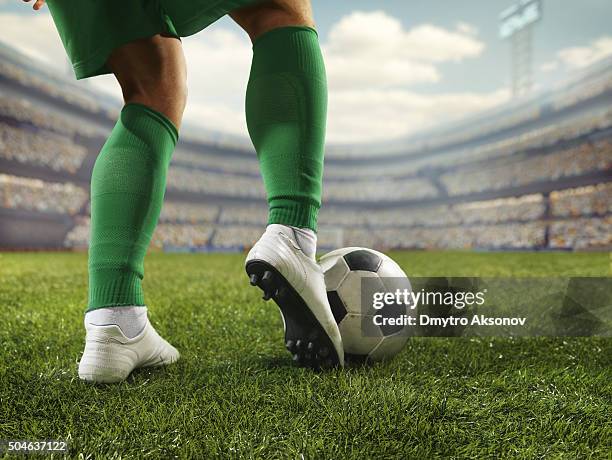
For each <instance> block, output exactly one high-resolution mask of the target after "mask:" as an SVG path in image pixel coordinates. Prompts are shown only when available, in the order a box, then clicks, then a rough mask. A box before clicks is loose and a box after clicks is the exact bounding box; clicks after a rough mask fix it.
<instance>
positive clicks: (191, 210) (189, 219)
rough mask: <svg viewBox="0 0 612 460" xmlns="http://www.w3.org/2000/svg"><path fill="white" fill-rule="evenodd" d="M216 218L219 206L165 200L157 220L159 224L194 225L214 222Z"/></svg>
mask: <svg viewBox="0 0 612 460" xmlns="http://www.w3.org/2000/svg"><path fill="white" fill-rule="evenodd" d="M218 218H219V206H216V205H208V204H203V203H202V204H200V203H183V202H180V201H171V200H166V201H165V202H164V205H163V207H162V210H161V215H160V217H159V220H160V221H161V222H184V223H191V224H195V223H202V222H216V220H217V219H218Z"/></svg>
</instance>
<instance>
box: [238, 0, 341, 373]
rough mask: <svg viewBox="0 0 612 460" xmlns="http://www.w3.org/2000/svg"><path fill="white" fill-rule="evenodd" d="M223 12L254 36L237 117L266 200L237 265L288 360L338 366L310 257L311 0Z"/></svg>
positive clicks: (316, 119)
mask: <svg viewBox="0 0 612 460" xmlns="http://www.w3.org/2000/svg"><path fill="white" fill-rule="evenodd" d="M231 16H232V17H233V18H234V20H235V21H236V22H237V23H238V24H239V25H240V26H241V27H242V28H243V29H244V30H245V31H246V32H247V33H248V34H249V36H250V37H251V40H252V41H253V62H252V65H251V74H250V78H249V84H248V89H247V96H246V117H247V125H248V128H249V134H250V136H251V139H252V141H253V145H254V146H255V149H256V150H257V155H258V158H259V163H260V167H261V172H262V176H263V180H264V185H265V189H266V194H267V199H268V203H269V219H268V224H269V225H268V228H267V229H266V232H265V233H264V235H263V236H262V238H261V239H260V240H259V241H258V242H257V243H256V245H255V246H254V247H253V249H252V250H251V251H250V253H249V255H248V256H247V261H246V270H247V273H248V274H249V276H250V278H251V283H252V284H256V285H258V286H259V287H260V288H262V289H263V290H264V292H265V296H264V298H265V299H266V300H267V299H268V298H274V300H275V301H276V303H277V304H278V305H279V307H280V309H281V311H282V313H283V317H284V319H285V339H286V346H287V348H288V349H289V350H290V351H291V353H292V354H293V355H294V359H295V360H296V361H298V362H299V363H300V364H304V365H309V366H313V367H320V366H325V365H336V364H340V365H341V364H342V363H343V352H342V344H341V340H340V333H339V331H338V328H337V325H336V323H335V321H334V318H333V315H332V313H331V308H330V307H329V303H328V301H327V295H326V290H325V284H324V281H323V275H322V273H321V270H320V268H319V266H318V265H317V264H316V262H315V260H314V256H315V251H316V233H315V232H316V229H317V215H318V211H319V208H320V205H321V183H322V175H323V148H324V141H325V125H326V111H327V85H326V76H325V67H324V63H323V58H322V55H321V50H320V47H319V42H318V37H317V33H316V32H315V30H314V28H313V27H314V22H313V19H312V12H311V8H310V3H309V1H307V0H274V1H266V2H262V3H258V4H256V5H253V6H248V7H245V8H241V9H239V10H237V11H234V12H232V14H231Z"/></svg>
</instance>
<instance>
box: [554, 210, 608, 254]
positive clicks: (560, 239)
mask: <svg viewBox="0 0 612 460" xmlns="http://www.w3.org/2000/svg"><path fill="white" fill-rule="evenodd" d="M611 228H612V216H610V215H608V216H606V217H595V218H579V219H565V220H560V221H556V222H552V223H551V225H550V247H551V248H553V249H559V248H563V249H596V248H610V247H612V232H611V231H610V229H611Z"/></svg>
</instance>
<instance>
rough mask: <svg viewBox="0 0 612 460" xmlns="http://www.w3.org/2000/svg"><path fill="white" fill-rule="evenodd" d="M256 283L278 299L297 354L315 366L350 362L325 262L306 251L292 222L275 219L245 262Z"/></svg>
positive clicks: (302, 361)
mask: <svg viewBox="0 0 612 460" xmlns="http://www.w3.org/2000/svg"><path fill="white" fill-rule="evenodd" d="M245 269H246V272H247V274H248V275H249V278H250V281H251V285H253V286H258V287H259V288H261V290H262V291H263V292H264V297H263V298H264V300H269V299H274V301H275V302H276V304H277V305H278V307H279V308H280V311H281V314H282V316H283V321H284V323H285V346H286V347H287V349H288V350H289V352H291V354H293V360H294V361H296V362H297V363H298V364H300V365H302V366H308V367H312V368H315V369H318V368H329V367H334V366H344V350H343V348H342V339H341V338H340V331H339V330H338V325H337V324H336V321H335V320H334V316H333V314H332V311H331V307H330V306H329V302H328V300H327V290H326V289H325V280H324V278H323V271H322V270H321V267H319V265H318V264H317V263H316V262H315V261H314V260H313V259H311V258H310V257H308V256H306V255H305V254H304V253H303V251H302V249H301V248H300V246H299V244H298V243H297V238H296V236H295V234H294V232H293V229H292V228H291V227H287V226H285V225H279V224H271V225H268V227H267V228H266V231H265V233H264V234H263V236H262V237H261V238H260V239H259V241H258V242H257V243H255V246H253V248H252V249H251V250H250V251H249V254H248V256H247V259H246V262H245Z"/></svg>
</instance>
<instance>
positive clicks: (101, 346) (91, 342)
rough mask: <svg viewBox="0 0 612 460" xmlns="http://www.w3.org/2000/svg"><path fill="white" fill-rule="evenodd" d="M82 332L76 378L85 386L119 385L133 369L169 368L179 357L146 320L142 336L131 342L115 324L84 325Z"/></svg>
mask: <svg viewBox="0 0 612 460" xmlns="http://www.w3.org/2000/svg"><path fill="white" fill-rule="evenodd" d="M85 329H86V330H87V336H86V338H85V351H83V356H82V357H81V362H80V363H79V377H80V378H81V379H82V380H86V381H88V382H94V383H116V382H121V381H123V380H125V379H126V378H127V377H128V375H130V373H131V372H132V371H133V370H134V369H137V368H139V367H151V366H162V365H165V364H171V363H174V362H175V361H177V360H178V359H179V356H180V355H179V352H178V351H177V349H176V348H174V347H173V346H172V345H170V344H169V343H168V342H166V341H165V340H164V339H162V338H161V337H160V336H159V334H158V333H157V331H156V330H155V329H154V328H153V326H152V325H151V323H150V322H149V320H148V319H147V320H146V325H145V327H144V329H143V330H142V332H140V333H139V334H138V335H137V336H135V337H134V338H131V339H130V338H127V337H126V336H125V335H124V334H123V331H122V330H121V328H120V327H119V326H117V325H116V324H105V325H95V324H91V323H88V322H87V321H86V322H85Z"/></svg>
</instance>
